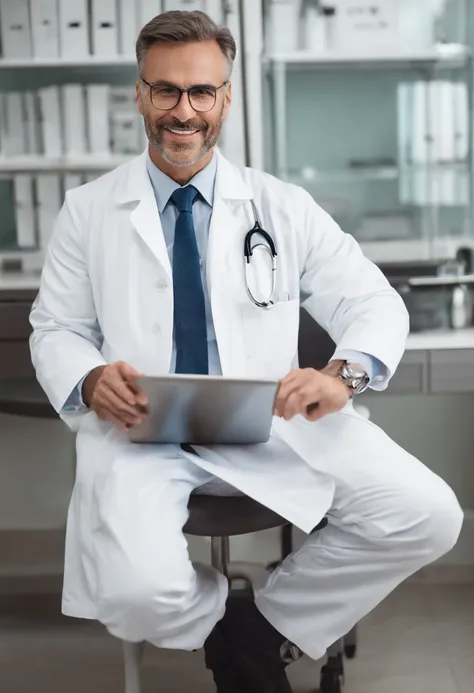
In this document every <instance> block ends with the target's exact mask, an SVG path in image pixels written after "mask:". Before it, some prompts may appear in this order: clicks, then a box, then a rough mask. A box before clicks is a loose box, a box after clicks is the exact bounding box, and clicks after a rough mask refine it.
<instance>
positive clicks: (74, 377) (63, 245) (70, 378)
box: [30, 193, 106, 430]
mask: <svg viewBox="0 0 474 693" xmlns="http://www.w3.org/2000/svg"><path fill="white" fill-rule="evenodd" d="M86 243H87V240H86V223H85V222H84V221H83V220H81V219H80V217H79V215H78V213H77V211H76V210H75V209H74V206H73V204H72V203H71V198H70V193H68V194H67V195H66V201H65V203H64V205H63V208H62V210H61V212H60V213H59V216H58V219H57V221H56V226H55V229H54V233H53V235H52V238H51V241H50V243H49V246H48V249H47V252H46V258H45V263H44V267H43V273H42V276H41V283H40V290H39V293H38V296H37V298H36V300H35V302H34V304H33V307H32V310H31V314H30V322H31V325H32V327H33V332H32V334H31V337H30V350H31V358H32V361H33V366H34V368H35V370H36V376H37V378H38V381H39V383H40V385H41V386H42V388H43V389H44V391H45V392H46V394H47V396H48V398H49V400H50V402H51V404H52V406H53V407H54V409H55V410H56V411H57V412H58V413H59V414H60V415H61V417H62V418H63V420H64V421H66V423H67V424H68V425H69V426H70V427H71V428H73V429H74V430H77V428H78V426H79V423H80V419H81V418H82V417H83V415H84V409H82V410H80V411H77V412H71V411H67V410H66V409H65V408H64V407H65V405H66V403H67V401H68V399H69V398H70V396H71V394H72V392H73V391H74V389H75V388H76V387H77V385H78V383H79V382H80V381H81V379H82V378H83V377H84V376H85V375H86V374H87V373H88V372H89V371H91V370H92V369H94V368H96V367H97V366H101V365H104V364H105V363H106V362H105V360H104V358H103V356H102V354H101V352H100V348H101V346H102V335H101V331H100V328H99V323H98V319H97V315H96V311H95V307H94V300H93V296H92V287H91V283H90V279H89V275H88V271H87V262H86ZM86 411H87V410H86Z"/></svg>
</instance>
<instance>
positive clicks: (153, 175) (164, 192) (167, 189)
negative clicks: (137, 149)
mask: <svg viewBox="0 0 474 693" xmlns="http://www.w3.org/2000/svg"><path fill="white" fill-rule="evenodd" d="M146 166H147V171H148V175H149V177H150V181H151V184H152V186H153V190H154V192H155V197H156V203H157V205H158V210H159V212H160V214H162V213H163V211H164V209H165V207H166V205H167V204H168V202H169V199H170V197H171V195H172V194H173V193H174V191H175V190H177V189H178V188H181V187H183V186H181V185H179V183H176V181H174V180H173V179H172V178H170V177H169V176H167V175H166V173H163V171H162V170H161V169H159V168H158V166H155V164H154V163H153V161H152V160H151V158H150V154H149V153H148V154H147V161H146ZM216 171H217V158H216V155H215V154H214V156H213V157H212V159H211V161H210V162H209V163H208V165H207V166H206V167H205V168H203V169H202V171H199V173H196V175H195V176H194V178H191V180H190V181H189V183H186V185H194V187H195V188H196V189H197V190H198V192H199V193H200V195H201V197H202V198H203V199H204V200H205V201H206V202H207V204H208V205H209V206H210V207H212V206H213V204H214V184H215V181H216Z"/></svg>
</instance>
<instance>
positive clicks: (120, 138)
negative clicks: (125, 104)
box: [111, 112, 142, 154]
mask: <svg viewBox="0 0 474 693" xmlns="http://www.w3.org/2000/svg"><path fill="white" fill-rule="evenodd" d="M141 133H142V131H141V124H140V118H139V116H138V115H137V114H136V113H126V112H124V113H112V118H111V138H112V151H113V153H114V154H137V153H138V152H140V151H141V149H142V147H141V143H142V137H141Z"/></svg>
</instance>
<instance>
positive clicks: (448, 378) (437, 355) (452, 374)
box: [430, 349, 474, 393]
mask: <svg viewBox="0 0 474 693" xmlns="http://www.w3.org/2000/svg"><path fill="white" fill-rule="evenodd" d="M430 367H431V392H434V393H455V392H474V349H440V350H436V351H432V352H431V353H430Z"/></svg>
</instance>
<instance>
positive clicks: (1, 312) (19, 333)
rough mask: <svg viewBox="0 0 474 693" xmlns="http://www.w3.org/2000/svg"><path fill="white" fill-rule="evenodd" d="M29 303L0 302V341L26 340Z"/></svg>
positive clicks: (28, 332) (28, 334) (28, 329)
mask: <svg viewBox="0 0 474 693" xmlns="http://www.w3.org/2000/svg"><path fill="white" fill-rule="evenodd" d="M30 310H31V303H26V302H18V303H16V302H12V303H1V302H0V339H28V337H29V336H30V333H31V325H30V323H29V315H30Z"/></svg>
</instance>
